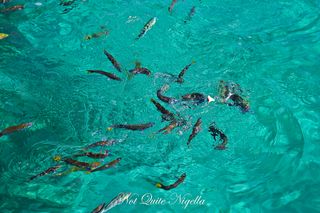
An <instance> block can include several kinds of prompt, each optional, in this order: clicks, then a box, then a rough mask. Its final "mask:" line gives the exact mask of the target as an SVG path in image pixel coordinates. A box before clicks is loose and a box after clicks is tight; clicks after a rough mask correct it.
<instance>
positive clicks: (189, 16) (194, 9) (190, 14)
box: [184, 6, 196, 23]
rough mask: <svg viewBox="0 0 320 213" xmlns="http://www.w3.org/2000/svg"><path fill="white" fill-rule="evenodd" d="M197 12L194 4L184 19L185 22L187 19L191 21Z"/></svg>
mask: <svg viewBox="0 0 320 213" xmlns="http://www.w3.org/2000/svg"><path fill="white" fill-rule="evenodd" d="M195 12H196V7H195V6H193V7H192V8H191V10H190V12H189V14H188V16H187V18H186V19H185V20H184V23H187V21H190V20H191V18H192V16H193V15H194V14H195Z"/></svg>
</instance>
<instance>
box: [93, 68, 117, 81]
mask: <svg viewBox="0 0 320 213" xmlns="http://www.w3.org/2000/svg"><path fill="white" fill-rule="evenodd" d="M88 73H98V74H101V75H104V76H107V77H108V78H110V79H113V80H116V81H121V78H119V77H118V76H116V75H115V74H112V73H110V72H105V71H102V70H88Z"/></svg>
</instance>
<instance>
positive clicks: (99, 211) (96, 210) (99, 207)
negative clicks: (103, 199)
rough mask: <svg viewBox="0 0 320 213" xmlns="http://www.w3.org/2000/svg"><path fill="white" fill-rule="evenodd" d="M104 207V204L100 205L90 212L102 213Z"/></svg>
mask: <svg viewBox="0 0 320 213" xmlns="http://www.w3.org/2000/svg"><path fill="white" fill-rule="evenodd" d="M105 206H106V203H102V204H100V205H99V206H98V207H97V208H95V209H94V210H92V212H91V213H102V212H103V208H104V207H105Z"/></svg>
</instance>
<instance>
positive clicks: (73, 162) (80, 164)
mask: <svg viewBox="0 0 320 213" xmlns="http://www.w3.org/2000/svg"><path fill="white" fill-rule="evenodd" d="M63 161H64V162H66V163H67V164H70V165H73V166H76V167H79V168H84V169H88V168H90V164H89V163H86V162H81V161H77V160H73V159H71V158H66V159H63Z"/></svg>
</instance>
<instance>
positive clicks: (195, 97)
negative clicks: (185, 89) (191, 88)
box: [182, 93, 208, 105]
mask: <svg viewBox="0 0 320 213" xmlns="http://www.w3.org/2000/svg"><path fill="white" fill-rule="evenodd" d="M182 100H184V101H193V102H195V104H196V105H198V104H201V103H203V102H204V101H206V100H208V99H207V98H206V96H205V95H203V94H201V93H191V94H186V95H183V96H182Z"/></svg>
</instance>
